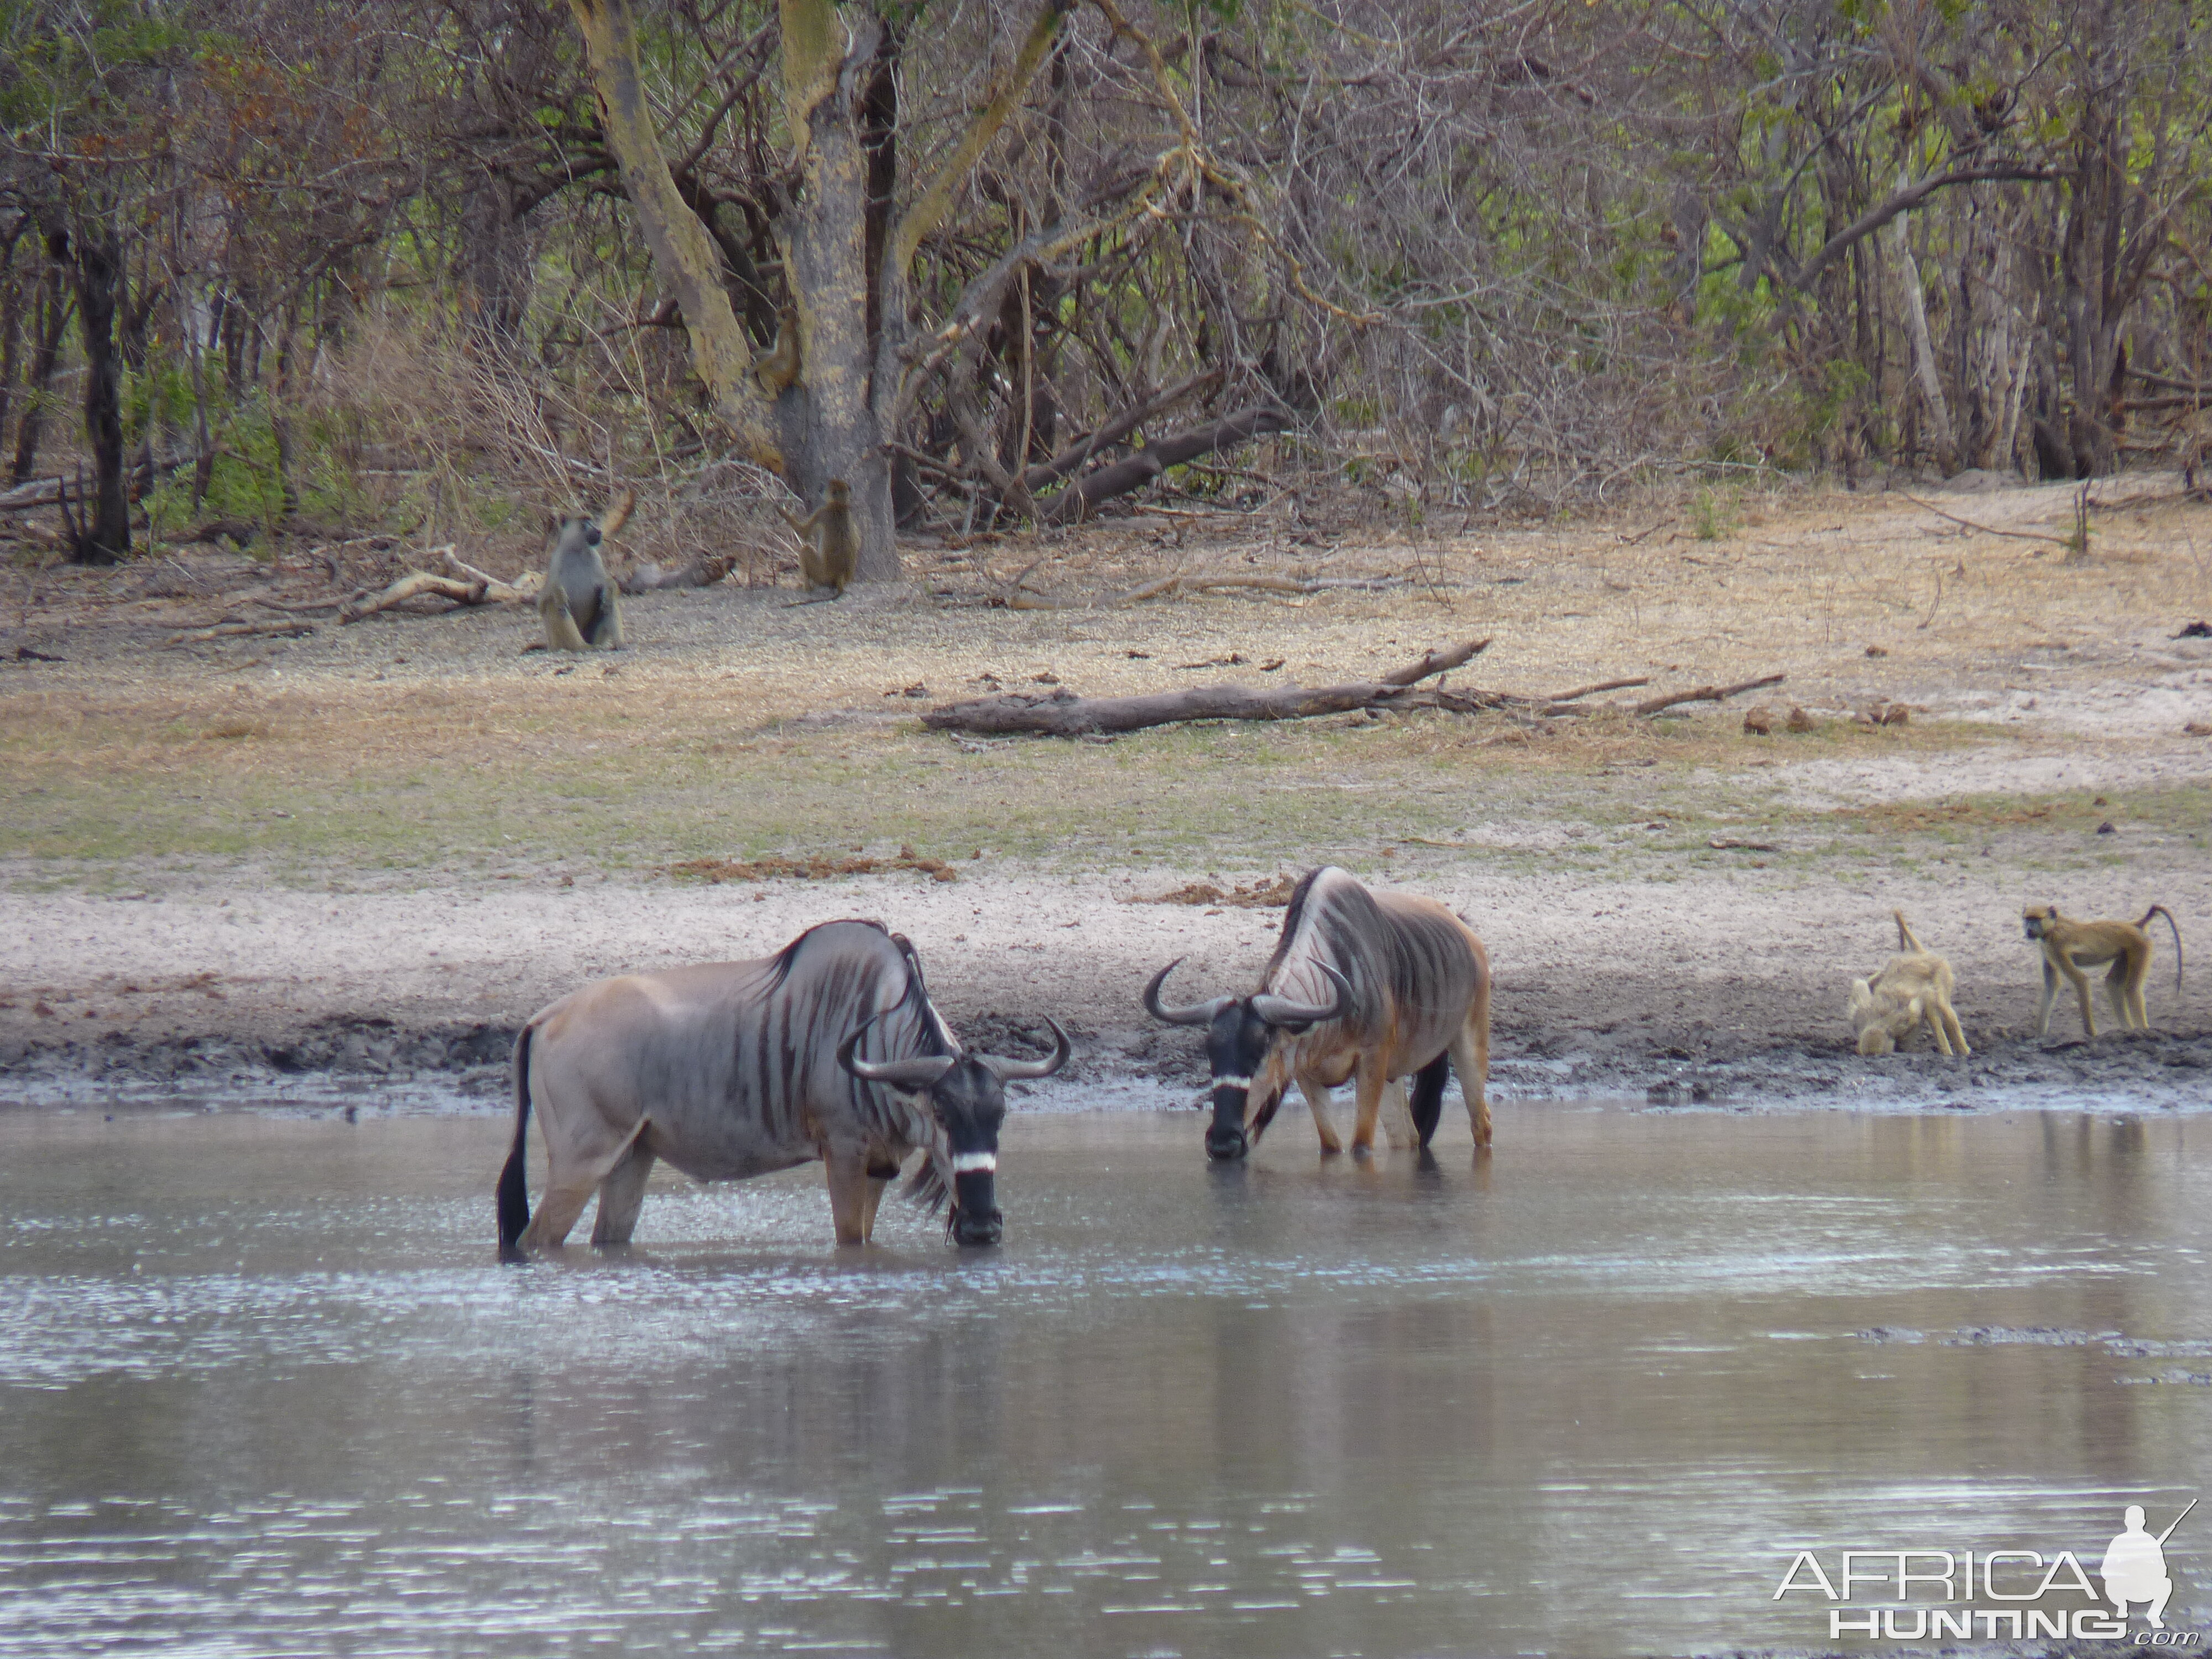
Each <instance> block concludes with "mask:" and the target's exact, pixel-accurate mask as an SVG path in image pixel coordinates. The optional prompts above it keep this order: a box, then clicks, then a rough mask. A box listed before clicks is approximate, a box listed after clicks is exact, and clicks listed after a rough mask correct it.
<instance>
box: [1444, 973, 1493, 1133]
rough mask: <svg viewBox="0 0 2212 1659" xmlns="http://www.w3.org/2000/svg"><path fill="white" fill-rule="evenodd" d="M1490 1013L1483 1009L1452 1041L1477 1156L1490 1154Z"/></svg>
mask: <svg viewBox="0 0 2212 1659" xmlns="http://www.w3.org/2000/svg"><path fill="white" fill-rule="evenodd" d="M1489 1014H1490V1010H1489V1008H1488V1007H1487V1006H1485V1007H1484V1008H1483V1009H1482V1012H1481V1017H1480V1019H1479V1020H1477V1019H1470V1020H1469V1021H1468V1023H1467V1027H1466V1029H1465V1030H1462V1032H1461V1033H1460V1034H1459V1035H1458V1036H1455V1037H1454V1038H1453V1039H1452V1046H1451V1049H1450V1053H1451V1064H1452V1070H1453V1071H1455V1072H1456V1073H1459V1087H1460V1092H1461V1093H1462V1094H1463V1095H1465V1096H1466V1097H1467V1122H1468V1127H1469V1128H1471V1129H1473V1130H1474V1149H1475V1151H1477V1152H1488V1151H1489V1150H1490V1097H1489V1096H1487V1095H1486V1094H1485V1093H1484V1092H1483V1085H1484V1084H1485V1082H1486V1080H1487V1079H1488V1078H1489V1076H1490V1018H1489Z"/></svg>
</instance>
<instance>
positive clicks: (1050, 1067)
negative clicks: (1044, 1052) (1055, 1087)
mask: <svg viewBox="0 0 2212 1659" xmlns="http://www.w3.org/2000/svg"><path fill="white" fill-rule="evenodd" d="M1044 1023H1045V1024H1048V1025H1049V1026H1051V1027H1052V1042H1053V1049H1052V1053H1051V1054H1049V1055H1048V1056H1047V1057H1046V1058H1044V1059H1043V1060H1001V1059H1000V1057H999V1056H998V1055H996V1054H978V1055H976V1056H975V1058H976V1059H977V1060H981V1062H982V1063H983V1064H984V1065H986V1066H989V1067H990V1068H991V1070H992V1071H993V1072H994V1073H997V1074H998V1079H999V1081H1000V1082H1001V1083H1011V1082H1012V1081H1013V1080H1014V1079H1016V1078H1020V1077H1050V1076H1051V1075H1052V1074H1053V1073H1054V1072H1056V1071H1058V1070H1059V1069H1060V1067H1061V1066H1065V1065H1066V1064H1067V1054H1068V1047H1067V1033H1066V1032H1065V1031H1063V1030H1060V1022H1059V1021H1057V1020H1055V1019H1054V1018H1053V1017H1052V1016H1051V1015H1049V1014H1047V1015H1046V1016H1045V1019H1044Z"/></svg>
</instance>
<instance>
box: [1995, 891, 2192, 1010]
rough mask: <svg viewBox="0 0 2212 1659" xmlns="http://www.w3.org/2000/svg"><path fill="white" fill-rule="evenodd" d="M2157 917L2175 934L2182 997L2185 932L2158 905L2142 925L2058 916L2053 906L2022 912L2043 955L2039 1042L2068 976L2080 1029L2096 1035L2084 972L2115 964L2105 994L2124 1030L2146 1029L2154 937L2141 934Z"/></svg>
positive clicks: (2176, 981)
mask: <svg viewBox="0 0 2212 1659" xmlns="http://www.w3.org/2000/svg"><path fill="white" fill-rule="evenodd" d="M2153 916H2164V917H2165V918H2166V926H2167V927H2171V928H2172V930H2173V994H2174V995H2175V996H2177V997H2179V995H2180V994H2181V928H2180V926H2179V924H2178V923H2177V922H2176V921H2174V919H2173V912H2172V911H2171V910H2169V909H2167V908H2166V907H2165V906H2164V905H2163V904H2154V905H2152V906H2151V907H2150V908H2149V909H2148V910H2146V911H2144V912H2143V913H2142V921H2075V920H2074V919H2073V918H2072V917H2070V916H2062V915H2059V914H2058V907H2057V905H2055V904H2031V905H2029V906H2028V907H2027V908H2026V909H2024V910H2023V911H2021V926H2022V927H2023V928H2024V929H2025V930H2026V932H2027V936H2028V938H2030V939H2033V940H2034V941H2035V944H2036V947H2037V948H2038V949H2039V951H2042V953H2043V1006H2041V1007H2039V1008H2038V1009H2037V1010H2036V1012H2035V1035H2036V1036H2037V1038H2038V1039H2039V1040H2040V1039H2042V1038H2044V1037H2047V1036H2050V1035H2051V1001H2052V1000H2053V999H2054V998H2056V997H2057V994H2058V976H2059V975H2061V974H2063V975H2066V977H2067V979H2068V981H2069V982H2071V984H2072V985H2073V987H2074V995H2075V999H2076V1000H2078V1001H2079V1002H2080V1003H2081V1030H2083V1032H2084V1033H2086V1034H2087V1036H2096V1035H2097V1017H2096V1014H2095V1012H2094V1011H2093V1008H2092V1007H2091V1005H2090V998H2089V979H2088V975H2086V974H2084V973H2083V972H2082V971H2081V970H2082V969H2084V968H2101V967H2102V966H2104V964H2105V963H2108V962H2109V963H2112V972H2110V973H2108V974H2106V975H2105V995H2106V1000H2109V1001H2110V1002H2111V1003H2112V1012H2113V1013H2114V1014H2115V1015H2117V1016H2118V1018H2119V1022H2120V1025H2121V1027H2122V1029H2123V1030H2138V1031H2147V1030H2149V1029H2150V1012H2149V1010H2148V1008H2146V1007H2145V1006H2144V1004H2143V981H2145V980H2146V979H2148V978H2149V977H2150V935H2149V934H2148V933H2145V932H2144V931H2143V929H2144V928H2146V927H2148V926H2149V925H2150V919H2151V918H2152V917H2153Z"/></svg>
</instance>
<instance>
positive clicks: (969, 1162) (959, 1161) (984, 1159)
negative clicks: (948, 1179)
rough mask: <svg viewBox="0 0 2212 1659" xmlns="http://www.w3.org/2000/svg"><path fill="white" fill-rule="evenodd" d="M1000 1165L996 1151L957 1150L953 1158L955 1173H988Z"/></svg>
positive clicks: (953, 1170) (953, 1171)
mask: <svg viewBox="0 0 2212 1659" xmlns="http://www.w3.org/2000/svg"><path fill="white" fill-rule="evenodd" d="M998 1167H999V1155H998V1154H997V1153H996V1152H957V1153H955V1154H954V1155H953V1158H952V1173H953V1174H955V1175H988V1174H990V1173H991V1172H992V1171H993V1170H996V1169H997V1168H998Z"/></svg>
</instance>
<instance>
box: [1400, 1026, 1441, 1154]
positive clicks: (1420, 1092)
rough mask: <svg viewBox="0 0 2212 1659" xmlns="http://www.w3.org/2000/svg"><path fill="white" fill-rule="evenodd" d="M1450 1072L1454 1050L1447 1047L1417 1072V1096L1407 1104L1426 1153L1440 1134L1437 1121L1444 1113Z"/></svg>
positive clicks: (1415, 1088)
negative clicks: (1432, 1141)
mask: <svg viewBox="0 0 2212 1659" xmlns="http://www.w3.org/2000/svg"><path fill="white" fill-rule="evenodd" d="M1450 1071H1451V1050H1450V1049H1449V1048H1447V1049H1445V1050H1444V1051H1443V1053H1442V1054H1438V1055H1437V1057H1436V1058H1435V1059H1434V1060H1431V1061H1430V1062H1429V1063H1428V1064H1427V1065H1425V1066H1422V1067H1421V1069H1420V1070H1419V1071H1418V1072H1416V1073H1413V1098H1412V1099H1411V1100H1409V1101H1407V1103H1406V1109H1407V1112H1408V1113H1409V1114H1410V1115H1412V1117H1413V1133H1415V1134H1416V1135H1418V1136H1419V1137H1420V1144H1421V1147H1422V1150H1423V1151H1426V1150H1427V1149H1428V1145H1429V1142H1430V1141H1431V1139H1434V1138H1435V1136H1436V1133H1437V1119H1438V1118H1440V1117H1442V1116H1443V1110H1444V1079H1445V1078H1446V1076H1448V1075H1449V1073H1450Z"/></svg>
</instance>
